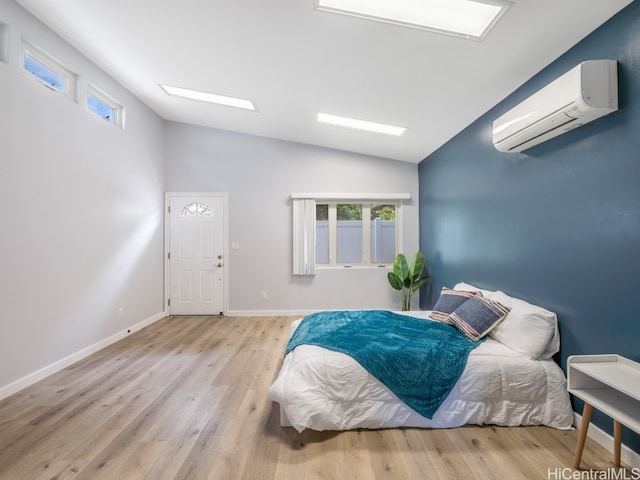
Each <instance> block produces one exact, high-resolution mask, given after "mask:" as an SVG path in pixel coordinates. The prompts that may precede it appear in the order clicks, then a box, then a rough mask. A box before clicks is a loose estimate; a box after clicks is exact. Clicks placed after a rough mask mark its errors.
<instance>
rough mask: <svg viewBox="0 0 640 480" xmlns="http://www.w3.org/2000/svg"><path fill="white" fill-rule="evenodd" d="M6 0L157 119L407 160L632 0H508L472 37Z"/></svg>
mask: <svg viewBox="0 0 640 480" xmlns="http://www.w3.org/2000/svg"><path fill="white" fill-rule="evenodd" d="M18 2H19V3H20V4H21V5H22V6H24V7H25V8H26V9H27V10H29V11H30V12H31V13H32V14H34V15H35V16H36V17H38V18H40V19H41V20H42V21H44V23H46V24H47V25H49V26H50V27H51V28H52V29H53V30H55V31H56V32H57V33H58V34H60V35H61V36H62V37H64V38H65V39H66V40H67V41H69V42H70V43H71V44H73V45H74V46H76V47H77V48H78V49H79V50H81V51H82V52H83V53H84V54H85V55H87V56H88V57H89V58H90V59H92V60H93V61H94V62H95V63H97V64H98V65H99V66H101V67H102V68H103V69H104V70H106V71H107V72H109V73H110V74H111V75H112V76H113V77H115V78H116V79H117V80H118V81H120V82H121V83H122V84H123V85H124V86H125V87H127V88H128V89H129V90H130V91H131V92H133V93H134V94H135V95H136V96H138V97H139V98H140V99H141V100H142V101H144V102H145V103H146V104H147V105H149V106H150V107H151V108H152V109H153V110H155V111H156V112H157V113H158V114H159V115H161V116H162V117H163V118H165V119H167V120H173V121H178V122H185V123H190V124H195V125H203V126H209V127H215V128H220V129H226V130H232V131H237V132H243V133H250V134H254V135H261V136H265V137H273V138H278V139H283V140H290V141H294V142H301V143H307V144H312V145H319V146H324V147H329V148H336V149H341V150H347V151H352V152H359V153H364V154H369V155H375V156H380V157H385V158H392V159H397V160H402V161H407V162H414V163H417V162H419V161H421V160H422V159H423V158H425V157H426V156H428V155H429V154H431V153H432V152H433V151H434V150H436V149H437V148H438V147H440V146H441V145H443V144H444V143H445V142H447V141H448V140H449V139H450V138H452V137H453V136H454V135H456V134H457V133H458V132H460V131H461V130H462V129H464V128H465V127H466V126H467V125H469V124H470V123H472V122H473V121H474V120H475V119H477V118H478V117H479V116H480V115H482V114H483V113H484V112H486V111H487V110H489V109H490V108H491V107H492V106H494V105H495V104H496V103H498V102H499V101H501V100H502V99H503V98H505V97H506V96H507V95H508V94H509V93H511V92H512V91H513V90H515V89H516V88H517V87H519V86H520V85H521V84H523V83H524V82H525V81H526V80H527V79H529V78H530V77H531V76H533V75H534V74H536V73H537V72H538V71H540V70H541V69H542V68H544V67H545V66H546V65H548V64H549V63H551V62H552V61H553V60H555V59H556V58H557V57H558V56H560V55H561V54H562V53H564V52H565V51H566V50H568V49H569V48H570V47H572V46H573V45H575V44H576V43H577V42H579V41H580V40H581V39H582V38H584V37H585V36H586V35H588V34H589V33H590V32H591V31H593V30H594V29H595V28H596V27H598V26H599V25H601V24H602V23H604V22H605V21H606V20H607V19H609V18H610V17H611V16H612V15H614V14H615V13H616V12H617V11H619V10H620V9H622V8H623V7H624V6H626V5H628V4H629V3H631V0H606V1H604V0H514V1H513V5H512V6H511V8H509V9H508V10H507V12H506V13H505V14H504V15H503V16H502V18H501V19H500V20H499V22H498V24H497V25H496V26H495V27H494V29H493V30H492V31H491V32H489V34H488V35H487V37H486V38H485V39H484V40H483V41H482V42H478V41H474V40H466V39H463V38H458V37H453V36H445V35H441V34H436V33H431V32H428V31H424V30H418V29H412V28H406V27H401V26H398V25H393V24H387V23H381V22H375V21H371V20H366V19H361V18H356V17H349V16H344V15H338V14H335V13H329V12H322V11H317V10H315V9H314V0H269V1H265V0H182V1H175V0H174V1H168V0H109V1H107V0H93V1H87V0H55V1H51V0H18ZM159 84H165V85H172V86H180V87H185V88H191V89H196V90H203V91H207V92H212V93H218V94H222V95H228V96H234V97H241V98H246V99H250V100H253V101H254V102H255V103H256V105H257V107H258V109H259V111H258V112H251V111H245V110H240V109H235V108H230V107H223V106H215V105H209V104H203V103H200V102H196V101H193V100H185V99H180V98H177V97H170V96H168V95H167V94H166V93H165V92H164V91H163V90H162V89H161V88H160V87H159V86H158V85H159ZM318 111H320V112H325V113H331V114H335V115H342V116H348V117H354V118H359V119H364V120H369V121H373V122H379V123H388V124H392V125H397V126H403V127H408V129H409V130H408V131H407V133H406V134H405V135H404V136H403V137H399V138H396V137H391V136H386V135H376V134H372V133H365V132H361V131H357V130H351V129H342V128H339V127H334V126H330V125H323V124H319V123H317V122H316V121H315V114H316V113H317V112H318Z"/></svg>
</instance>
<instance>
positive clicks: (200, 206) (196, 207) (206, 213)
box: [180, 202, 212, 217]
mask: <svg viewBox="0 0 640 480" xmlns="http://www.w3.org/2000/svg"><path fill="white" fill-rule="evenodd" d="M211 215H212V212H211V209H210V208H209V205H207V204H206V203H202V202H193V203H190V204H189V205H186V206H185V207H184V208H183V209H182V211H181V212H180V216H181V217H210V216H211Z"/></svg>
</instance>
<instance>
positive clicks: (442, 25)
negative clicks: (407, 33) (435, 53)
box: [315, 0, 510, 40]
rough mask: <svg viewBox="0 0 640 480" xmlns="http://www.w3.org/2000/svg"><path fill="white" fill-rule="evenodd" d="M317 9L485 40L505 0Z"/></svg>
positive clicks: (351, 0)
mask: <svg viewBox="0 0 640 480" xmlns="http://www.w3.org/2000/svg"><path fill="white" fill-rule="evenodd" d="M315 1H316V9H318V10H325V11H329V12H336V13H342V14H345V15H352V16H356V17H362V18H368V19H371V20H378V21H381V22H387V23H395V24H398V25H404V26H407V27H413V28H422V29H425V30H431V31H434V32H439V33H446V34H449V35H456V36H462V37H466V38H473V39H476V40H482V38H483V37H484V36H485V35H486V34H487V32H488V31H489V30H490V29H491V27H493V25H495V23H496V22H497V21H498V19H499V18H500V16H501V15H502V14H503V13H504V12H505V11H506V9H507V8H508V7H509V5H510V2H507V1H504V0H495V1H494V0H393V1H389V0H315Z"/></svg>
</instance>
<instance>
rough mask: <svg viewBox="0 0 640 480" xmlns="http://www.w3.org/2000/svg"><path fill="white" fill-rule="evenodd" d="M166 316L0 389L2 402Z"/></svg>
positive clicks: (117, 334) (154, 319)
mask: <svg viewBox="0 0 640 480" xmlns="http://www.w3.org/2000/svg"><path fill="white" fill-rule="evenodd" d="M166 316H167V315H166V312H160V313H157V314H155V315H153V316H152V317H149V318H147V319H146V320H143V321H141V322H139V323H136V324H135V325H133V326H132V327H129V328H127V329H126V330H122V331H120V332H118V333H116V334H115V335H112V336H110V337H109V338H105V339H104V340H102V341H100V342H98V343H94V344H93V345H91V346H89V347H87V348H83V349H82V350H80V351H79V352H76V353H74V354H72V355H69V356H68V357H66V358H63V359H62V360H59V361H57V362H55V363H52V364H51V365H48V366H46V367H44V368H42V369H40V370H38V371H36V372H33V373H31V374H29V375H27V376H26V377H23V378H21V379H19V380H16V381H15V382H13V383H10V384H9V385H6V386H4V387H0V400H2V399H4V398H7V397H9V396H11V395H13V394H14V393H17V392H19V391H20V390H22V389H23V388H27V387H28V386H30V385H33V384H34V383H36V382H39V381H40V380H42V379H44V378H46V377H48V376H49V375H53V374H54V373H56V372H59V371H60V370H62V369H63V368H66V367H68V366H69V365H72V364H74V363H75V362H77V361H79V360H82V359H83V358H85V357H88V356H89V355H91V354H92V353H95V352H97V351H99V350H102V349H103V348H105V347H108V346H109V345H111V344H112V343H115V342H117V341H118V340H122V339H123V338H124V337H126V336H127V335H130V334H132V333H133V332H136V331H138V330H141V329H143V328H144V327H146V326H148V325H151V324H152V323H154V322H157V321H158V320H160V319H161V318H164V317H166Z"/></svg>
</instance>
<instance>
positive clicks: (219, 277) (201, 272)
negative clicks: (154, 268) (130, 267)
mask: <svg viewBox="0 0 640 480" xmlns="http://www.w3.org/2000/svg"><path fill="white" fill-rule="evenodd" d="M167 197H168V207H169V211H168V217H169V218H168V220H169V229H168V230H169V233H168V243H169V245H168V255H167V258H168V271H169V281H168V283H169V288H168V303H169V305H168V307H169V313H170V314H171V315H223V314H224V303H225V302H224V298H225V286H224V284H225V275H224V267H225V258H224V253H225V252H224V238H225V237H224V235H225V234H224V226H225V221H224V208H225V205H224V203H225V196H224V195H222V194H217V195H216V194H211V195H206V194H191V195H190V194H167Z"/></svg>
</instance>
